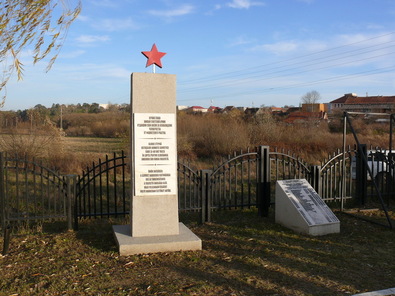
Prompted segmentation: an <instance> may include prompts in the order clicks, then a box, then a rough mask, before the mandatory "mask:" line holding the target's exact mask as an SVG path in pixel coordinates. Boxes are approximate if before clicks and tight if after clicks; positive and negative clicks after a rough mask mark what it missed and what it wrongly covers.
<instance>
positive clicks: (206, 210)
mask: <svg viewBox="0 0 395 296" xmlns="http://www.w3.org/2000/svg"><path fill="white" fill-rule="evenodd" d="M212 172H213V171H212V170H201V171H200V181H201V182H200V184H201V197H202V216H201V222H202V223H204V222H210V221H211V174H212Z"/></svg>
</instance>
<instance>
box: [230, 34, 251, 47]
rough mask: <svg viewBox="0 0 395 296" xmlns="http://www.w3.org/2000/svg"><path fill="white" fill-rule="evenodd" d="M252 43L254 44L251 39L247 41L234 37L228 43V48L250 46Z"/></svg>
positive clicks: (242, 37)
mask: <svg viewBox="0 0 395 296" xmlns="http://www.w3.org/2000/svg"><path fill="white" fill-rule="evenodd" d="M252 42H254V41H253V40H252V39H248V38H246V37H244V36H239V37H236V38H235V39H234V40H232V41H231V42H230V43H229V46H230V47H233V46H240V45H246V44H250V43H252Z"/></svg>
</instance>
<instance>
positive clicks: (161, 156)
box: [134, 113, 177, 196]
mask: <svg viewBox="0 0 395 296" xmlns="http://www.w3.org/2000/svg"><path fill="white" fill-rule="evenodd" d="M176 145H177V143H176V119H175V114H170V113H163V114H160V113H159V114H158V113H135V114H134V151H135V165H134V171H135V173H134V176H135V186H134V190H135V195H138V196H145V195H169V194H177V167H176V163H177V154H176V148H177V146H176Z"/></svg>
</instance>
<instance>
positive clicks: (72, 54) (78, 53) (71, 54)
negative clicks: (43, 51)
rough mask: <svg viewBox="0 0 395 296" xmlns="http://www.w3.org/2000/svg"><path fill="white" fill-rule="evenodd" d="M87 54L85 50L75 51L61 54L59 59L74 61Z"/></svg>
mask: <svg viewBox="0 0 395 296" xmlns="http://www.w3.org/2000/svg"><path fill="white" fill-rule="evenodd" d="M84 53H85V50H74V51H71V52H61V53H60V54H59V58H62V59H74V58H76V57H79V56H81V55H83V54H84Z"/></svg>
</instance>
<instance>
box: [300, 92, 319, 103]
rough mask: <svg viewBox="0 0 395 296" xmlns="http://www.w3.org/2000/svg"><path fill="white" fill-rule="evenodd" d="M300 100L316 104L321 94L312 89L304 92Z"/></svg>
mask: <svg viewBox="0 0 395 296" xmlns="http://www.w3.org/2000/svg"><path fill="white" fill-rule="evenodd" d="M301 100H302V103H303V104H316V103H318V101H319V100H321V95H320V93H319V92H318V91H316V90H312V91H309V92H307V93H306V94H304V95H303V96H302V97H301Z"/></svg>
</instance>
